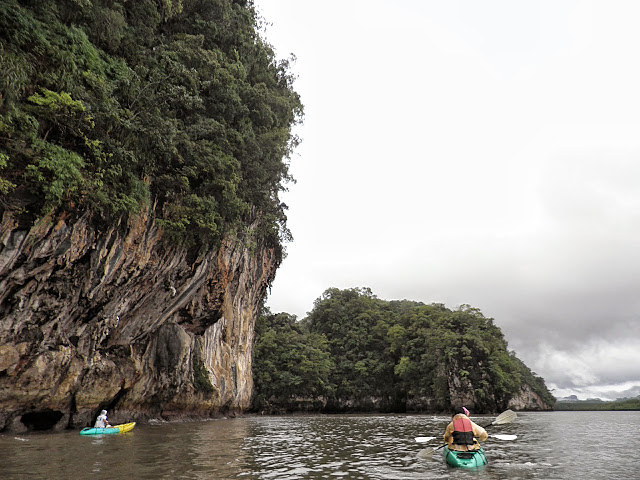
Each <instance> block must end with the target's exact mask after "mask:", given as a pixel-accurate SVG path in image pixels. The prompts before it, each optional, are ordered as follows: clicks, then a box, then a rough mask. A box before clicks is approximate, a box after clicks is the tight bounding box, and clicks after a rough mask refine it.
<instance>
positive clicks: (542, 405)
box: [509, 384, 553, 411]
mask: <svg viewBox="0 0 640 480" xmlns="http://www.w3.org/2000/svg"><path fill="white" fill-rule="evenodd" d="M509 408H512V409H513V410H533V411H536V410H540V411H548V410H553V405H550V404H549V403H548V402H546V401H545V400H544V399H543V398H542V397H541V396H540V395H538V394H537V393H536V392H534V391H533V390H532V389H531V387H530V386H529V385H527V384H524V385H522V388H521V389H520V392H519V393H518V394H517V395H515V396H514V397H512V398H511V400H509Z"/></svg>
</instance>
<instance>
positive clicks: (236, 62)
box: [0, 0, 302, 248]
mask: <svg viewBox="0 0 640 480" xmlns="http://www.w3.org/2000/svg"><path fill="white" fill-rule="evenodd" d="M259 22H260V19H259V18H258V17H257V14H256V11H255V8H254V6H253V2H252V1H250V0H136V1H126V0H57V1H49V2H37V1H29V0H21V1H18V0H5V1H3V2H1V3H0V72H2V75H0V196H1V197H0V205H2V206H0V209H10V210H13V211H16V212H20V213H21V217H20V220H21V221H23V222H25V223H30V222H33V221H34V219H35V218H37V217H41V216H43V215H47V214H51V213H56V212H58V211H60V210H73V209H81V210H84V209H89V210H91V211H92V212H94V213H95V214H96V215H95V217H96V219H97V220H98V221H100V220H102V221H110V220H112V219H114V218H116V217H119V216H122V215H127V214H131V213H136V212H138V211H140V210H141V209H142V208H145V207H149V206H152V207H153V208H155V213H156V216H157V218H158V219H159V220H158V221H159V223H160V225H161V226H162V227H164V229H165V230H166V232H167V234H168V235H167V236H168V237H169V238H172V239H174V240H175V241H177V242H179V243H182V244H184V245H185V246H187V247H197V248H200V247H208V246H214V245H216V244H217V243H218V242H219V241H220V239H221V237H222V235H224V234H225V233H226V232H230V231H240V230H242V226H243V225H246V224H248V223H249V222H253V221H255V220H256V219H257V220H259V221H260V222H261V225H260V233H261V235H262V237H263V238H266V239H267V240H269V241H270V242H271V244H273V245H275V246H280V245H281V242H282V241H283V240H285V239H288V237H289V232H288V230H287V229H286V224H285V222H286V216H285V209H286V205H284V204H282V203H281V202H280V200H279V198H278V197H279V193H280V192H281V191H282V190H284V188H285V184H286V183H287V182H288V181H290V180H291V178H290V176H289V173H288V163H287V162H286V160H287V159H288V158H289V155H290V153H291V152H292V149H293V148H295V146H296V145H297V143H298V140H297V138H296V137H295V135H293V134H292V127H293V125H295V124H296V123H298V122H299V121H300V120H301V118H302V104H301V102H300V99H299V96H298V95H297V94H296V93H295V92H294V90H293V88H292V82H293V77H292V75H291V73H290V71H289V70H290V64H289V61H287V60H285V61H277V60H276V58H275V55H274V52H273V50H272V48H271V47H270V46H269V45H268V44H267V43H266V42H265V41H264V39H263V38H262V37H261V35H260V29H259ZM187 232H188V235H187Z"/></svg>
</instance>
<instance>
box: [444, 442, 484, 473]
mask: <svg viewBox="0 0 640 480" xmlns="http://www.w3.org/2000/svg"><path fill="white" fill-rule="evenodd" d="M442 451H443V454H444V459H445V460H446V461H447V464H449V465H451V466H452V467H461V468H474V467H482V466H483V465H486V464H487V458H486V457H485V456H484V450H482V448H481V449H480V450H477V451H475V452H456V451H454V450H449V448H448V447H444V449H443V450H442Z"/></svg>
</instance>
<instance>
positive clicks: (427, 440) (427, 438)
mask: <svg viewBox="0 0 640 480" xmlns="http://www.w3.org/2000/svg"><path fill="white" fill-rule="evenodd" d="M435 438H436V437H416V442H418V443H427V442H430V441H431V440H435Z"/></svg>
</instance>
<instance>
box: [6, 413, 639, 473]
mask: <svg viewBox="0 0 640 480" xmlns="http://www.w3.org/2000/svg"><path fill="white" fill-rule="evenodd" d="M472 418H473V419H474V420H476V421H477V422H478V423H480V424H481V425H482V424H485V423H488V422H489V421H491V419H492V418H491V417H489V418H480V417H472ZM447 422H448V418H447V417H445V416H432V415H377V416H362V415H360V416H355V415H354V416H351V415H345V416H342V415H338V416H309V417H245V418H236V419H229V420H213V421H209V422H202V423H184V424H175V423H162V424H155V425H138V426H136V428H135V430H133V431H132V432H131V433H128V434H122V435H104V436H95V437H82V436H80V435H78V432H77V431H70V432H65V433H48V434H40V433H32V434H21V435H15V434H0V478H1V479H36V478H42V479H67V478H110V479H131V478H134V479H136V478H149V479H151V478H154V479H155V478H158V479H160V478H162V479H164V478H166V479H177V478H184V479H236V478H240V479H277V480H280V479H282V480H286V479H305V478H309V479H319V478H328V479H340V478H345V479H407V480H409V479H436V478H437V479H468V478H473V479H487V480H489V479H490V480H494V479H509V480H517V479H545V480H549V479H575V478H580V479H639V478H640V467H639V464H638V463H637V462H636V461H635V460H634V458H635V457H636V456H637V455H638V452H639V451H640V412H551V413H521V414H519V415H518V419H517V420H516V421H515V422H514V423H513V424H510V425H503V426H494V427H491V428H490V429H489V433H509V434H517V435H518V439H517V440H515V441H511V442H507V441H500V440H497V439H491V438H489V440H488V441H487V442H486V443H485V451H486V454H487V459H488V461H489V465H487V466H486V467H483V468H480V469H476V470H457V469H452V468H450V467H448V466H447V465H446V464H445V463H444V461H443V460H442V457H441V455H439V454H435V455H432V454H425V451H424V450H423V449H424V447H425V445H424V444H417V443H416V442H415V441H414V437H416V436H438V437H439V438H440V436H441V435H442V432H443V431H444V427H445V426H446V424H447ZM430 445H432V446H434V447H437V446H439V445H440V443H438V440H434V441H433V442H432V443H431V444H430ZM621 448H622V450H621Z"/></svg>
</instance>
